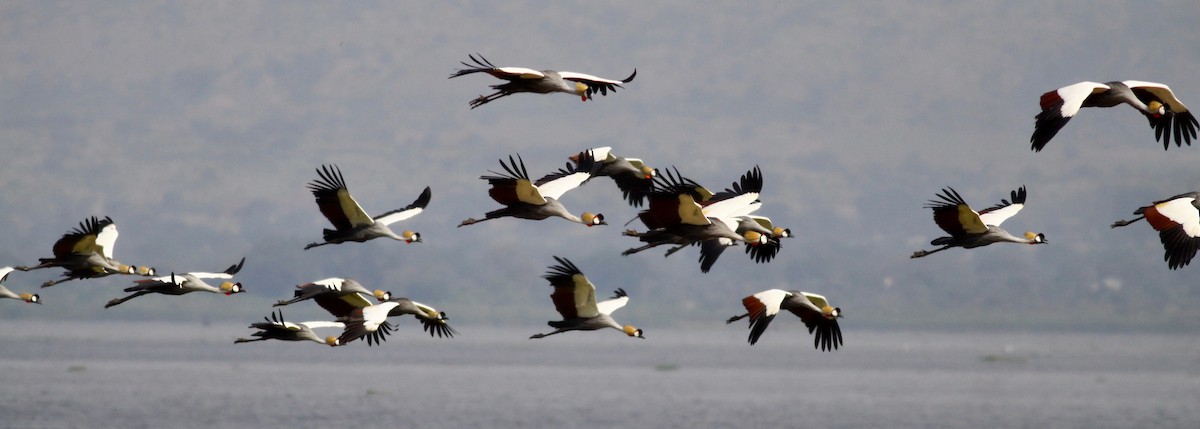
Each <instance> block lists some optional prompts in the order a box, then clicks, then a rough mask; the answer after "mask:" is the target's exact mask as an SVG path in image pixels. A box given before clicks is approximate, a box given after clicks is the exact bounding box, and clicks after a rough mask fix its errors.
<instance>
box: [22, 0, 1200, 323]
mask: <svg viewBox="0 0 1200 429" xmlns="http://www.w3.org/2000/svg"><path fill="white" fill-rule="evenodd" d="M1193 6H1194V5H1191V4H1189V3H1188V2H1111V3H1104V2H1089V3H1086V4H1084V5H1080V4H1079V3H1078V2H1042V1H1036V2H1033V1H1031V2H1016V3H1014V2H1003V3H985V2H967V3H960V2H946V3H943V4H936V3H930V2H879V3H845V2H842V3H839V2H779V3H777V4H774V5H754V6H751V7H748V6H747V5H746V4H745V3H744V2H727V3H721V4H715V3H711V2H710V3H704V4H697V3H694V2H685V1H681V2H654V3H651V2H615V3H607V4H596V3H594V2H576V3H572V2H554V3H549V4H546V3H543V2H503V3H493V2H457V3H442V2H432V3H431V2H412V3H393V2H378V3H365V2H344V3H335V2H319V3H295V2H190V3H183V2H161V3H160V2H126V3H123V4H120V5H116V6H114V5H112V4H111V3H105V4H102V5H97V4H91V3H85V4H77V3H69V2H68V3H62V4H58V3H49V2H8V3H5V4H4V5H2V6H0V32H2V37H0V64H3V66H0V147H2V148H3V151H4V154H5V156H4V157H3V158H2V159H0V189H3V192H2V193H0V226H2V228H3V230H4V231H5V234H4V236H5V238H4V239H3V240H2V241H0V265H20V264H30V263H33V262H35V261H36V260H37V258H39V257H45V256H49V254H50V245H51V244H52V243H53V242H54V240H56V239H57V238H58V237H59V236H60V235H61V234H63V233H64V232H66V231H67V230H69V229H70V228H72V227H73V226H74V225H76V224H77V223H78V222H79V221H80V220H82V219H83V218H85V217H87V216H92V215H97V216H105V215H107V216H112V217H113V218H114V219H115V220H116V221H117V225H118V226H119V227H120V231H121V238H120V240H119V241H118V246H117V251H116V257H117V258H118V259H120V260H123V261H127V262H135V263H139V264H150V265H154V266H156V267H158V268H159V269H160V270H162V271H171V270H176V271H197V270H201V271H214V270H220V269H223V268H224V267H226V266H228V265H229V264H231V263H233V262H236V261H237V259H238V258H241V257H242V256H245V257H246V258H247V263H246V268H245V269H244V271H243V274H242V275H241V276H239V277H240V279H241V280H242V281H243V283H245V284H246V285H247V287H248V289H249V290H250V293H248V294H245V295H243V296H235V297H233V298H228V299H226V298H224V297H216V296H187V297H182V298H174V297H158V296H151V297H144V298H139V299H138V300H135V301H130V302H129V303H126V304H124V305H122V306H120V307H116V308H113V309H109V310H104V309H103V308H102V305H103V303H104V302H105V301H107V299H108V298H111V297H116V296H119V295H121V292H120V289H121V288H123V287H125V286H127V285H129V284H130V283H129V279H128V278H116V277H110V278H107V279H101V280H92V281H85V282H71V283H67V284H64V285H61V286H55V287H53V288H49V289H43V290H41V291H39V292H41V293H42V296H43V298H44V299H45V301H46V302H47V304H46V305H45V306H43V307H38V308H26V307H19V306H13V305H4V306H0V317H2V318H10V317H54V318H58V317H80V318H180V317H182V318H192V319H199V318H202V317H221V318H233V319H244V320H246V321H253V320H256V319H258V318H259V317H261V316H262V315H265V314H267V313H268V312H270V308H269V303H270V302H271V301H272V300H274V299H278V298H283V297H286V296H288V295H289V294H290V289H291V287H292V286H293V285H294V284H297V283H302V282H306V281H311V280H315V279H319V278H324V277H330V276H343V277H355V278H358V279H360V280H361V281H363V282H364V283H365V284H367V285H368V286H370V287H378V288H383V289H391V290H393V291H395V292H397V293H398V294H401V295H408V296H411V297H413V298H416V299H418V300H421V301H423V302H427V303H430V304H433V305H435V306H437V307H439V308H441V309H444V310H446V311H447V312H448V313H450V314H451V315H452V317H455V316H457V317H456V318H457V319H458V320H462V321H464V322H465V323H488V322H494V321H506V322H509V323H528V324H540V323H542V322H543V321H544V320H548V319H552V318H556V317H557V316H556V315H555V314H554V312H553V310H552V306H551V304H550V302H549V299H548V298H547V295H548V293H549V291H550V290H549V287H548V286H547V285H546V283H545V281H544V280H542V279H541V278H540V275H541V274H542V273H543V272H544V270H545V267H546V266H547V265H549V264H550V263H552V262H553V260H552V258H551V256H552V255H560V256H565V257H568V258H571V259H572V260H574V261H575V262H576V264H578V265H579V266H580V267H581V268H582V269H583V270H584V272H585V273H587V274H589V276H590V277H591V278H592V280H593V282H594V283H596V284H597V286H598V288H599V289H600V290H601V291H602V292H600V293H602V294H608V293H609V292H611V290H612V289H615V288H616V287H624V288H625V289H626V290H628V291H629V293H630V295H631V296H632V297H633V298H634V301H632V302H631V304H630V305H629V306H628V307H627V308H626V309H623V310H622V313H623V315H622V316H623V318H625V319H638V318H641V319H643V320H647V319H648V320H653V323H656V324H660V325H661V324H674V323H681V321H690V320H706V319H712V320H723V319H724V318H725V317H727V316H728V315H732V314H733V313H735V312H738V311H739V310H740V306H739V304H738V303H739V300H740V298H741V297H742V296H744V295H747V294H749V293H752V292H755V291H758V290H762V289H766V288H770V287H785V288H795V289H802V290H808V291H813V292H818V293H824V294H826V295H827V296H829V297H830V298H831V299H833V300H835V303H836V304H838V305H840V306H841V307H843V309H844V310H846V311H847V313H848V314H849V315H851V316H850V317H854V318H857V319H859V320H860V321H862V322H860V323H864V324H875V325H899V326H905V325H918V324H924V323H930V322H935V323H948V322H949V323H971V322H979V323H985V324H987V323H991V324H1001V325H1008V326H1012V325H1017V326H1021V325H1022V324H1024V323H1026V322H1023V320H1033V321H1034V322H1033V323H1053V324H1057V325H1061V326H1087V325H1088V324H1093V323H1106V324H1114V325H1129V324H1133V326H1149V325H1154V326H1169V327H1174V328H1177V329H1190V330H1194V329H1196V328H1198V327H1200V312H1198V311H1197V310H1196V308H1200V292H1197V291H1196V289H1197V285H1195V284H1194V283H1195V282H1194V280H1192V277H1191V275H1192V274H1193V272H1194V271H1195V270H1196V269H1200V268H1197V267H1187V268H1185V269H1182V270H1178V271H1175V272H1171V271H1168V270H1167V269H1166V264H1165V263H1163V262H1162V261H1161V259H1162V248H1161V246H1160V245H1159V243H1158V237H1157V234H1155V233H1154V232H1153V231H1152V230H1151V229H1150V228H1149V227H1148V226H1145V225H1135V226H1131V227H1129V228H1125V229H1122V230H1110V229H1109V228H1108V225H1109V224H1110V223H1111V222H1112V221H1114V220H1116V219H1121V218H1127V217H1128V216H1129V214H1130V213H1131V212H1132V211H1133V210H1134V209H1135V208H1137V207H1138V206H1140V205H1144V204H1147V203H1149V202H1151V201H1154V200H1157V199H1161V198H1165V197H1169V196H1171V195H1175V194H1177V193H1181V192H1186V191H1191V190H1195V189H1200V173H1198V172H1197V170H1196V168H1195V164H1196V162H1195V161H1196V159H1197V157H1200V148H1191V147H1184V148H1174V147H1173V148H1172V149H1171V150H1169V151H1166V152H1164V151H1163V150H1162V148H1161V144H1160V143H1158V142H1156V141H1154V136H1153V131H1152V130H1151V129H1150V128H1149V127H1147V126H1146V122H1145V119H1143V118H1142V117H1141V116H1140V115H1138V114H1137V113H1136V112H1134V111H1133V110H1132V109H1129V108H1127V107H1123V106H1122V107H1118V108H1114V109H1105V110H1100V109H1087V110H1084V111H1083V112H1082V113H1080V115H1079V116H1078V117H1077V118H1076V119H1075V120H1073V121H1072V122H1071V123H1070V124H1069V125H1068V126H1067V127H1066V128H1065V129H1064V130H1063V131H1062V132H1060V133H1059V135H1058V136H1057V137H1056V138H1055V139H1054V140H1053V141H1052V142H1051V143H1050V144H1049V145H1048V146H1047V148H1046V150H1044V151H1043V152H1041V153H1037V154H1035V153H1033V152H1031V151H1030V150H1029V143H1028V139H1029V135H1030V133H1031V132H1032V130H1033V116H1034V115H1035V114H1036V113H1037V109H1038V105H1037V101H1038V96H1040V95H1041V94H1042V93H1043V92H1045V91H1048V90H1052V89H1055V88H1057V87H1060V86H1064V85H1067V84H1070V83H1074V82H1078V81H1082V80H1094V81H1101V82H1104V81H1110V80H1127V79H1138V80H1148V81H1156V82H1162V83H1166V84H1168V85H1170V86H1171V88H1172V89H1174V90H1175V92H1176V93H1177V94H1178V95H1179V97H1180V98H1181V99H1182V100H1183V101H1184V102H1188V103H1191V104H1192V105H1193V106H1198V105H1200V82H1198V81H1197V80H1196V79H1195V76H1196V70H1200V67H1198V66H1200V48H1197V46H1200V32H1197V31H1196V23H1197V22H1198V21H1200V19H1198V18H1200V11H1198V10H1197V9H1196V8H1195V7H1193ZM476 52H478V53H482V54H483V55H485V56H486V57H487V58H488V59H490V60H491V61H492V62H493V63H495V64H497V65H500V66H522V67H531V68H537V69H560V70H571V71H578V72H584V73H590V74H595V75H598V76H605V77H612V78H622V77H624V76H627V75H628V74H629V72H630V71H632V70H633V69H634V68H637V70H638V76H637V79H636V80H635V81H633V82H632V83H630V84H628V85H626V88H625V89H624V90H621V91H618V92H617V93H616V94H610V95H609V96H607V97H597V98H596V100H594V101H593V102H588V103H580V102H579V101H578V100H576V99H573V98H571V97H567V96H563V95H550V96H533V95H515V96H511V97H507V98H505V99H502V100H500V101H497V102H494V103H492V104H489V105H486V106H483V107H481V108H479V109H475V110H473V111H472V110H469V109H468V106H467V101H468V100H470V99H471V98H474V97H476V96H478V95H480V94H485V93H487V92H489V88H488V87H487V86H488V85H491V84H494V83H496V82H495V81H494V79H492V78H490V77H488V76H480V75H474V76H467V77H462V78H456V79H452V80H451V79H447V76H449V75H450V73H451V72H453V71H454V70H455V69H457V68H458V67H459V64H458V63H459V61H464V60H466V59H467V55H468V54H471V53H476ZM1197 108H1200V107H1197ZM593 146H613V147H614V151H615V152H616V153H618V154H622V155H626V156H632V157H640V158H643V159H645V160H647V161H648V162H649V163H651V164H653V165H654V166H657V167H660V168H661V167H668V166H677V167H678V168H679V169H680V170H681V171H682V172H683V173H684V174H686V175H687V176H689V177H692V178H694V179H696V180H698V181H700V182H702V183H704V184H706V185H707V186H708V187H710V188H724V187H725V186H727V185H728V184H729V183H730V182H732V181H733V180H734V179H736V178H737V177H738V176H739V175H741V174H742V173H743V172H745V171H746V170H747V169H749V168H751V167H753V166H754V165H760V166H762V169H763V172H764V174H765V177H766V186H765V192H764V194H763V198H762V199H763V201H764V203H765V208H764V209H763V210H762V213H763V214H766V215H769V216H770V217H771V218H772V219H774V220H775V221H776V222H777V223H781V224H784V225H786V226H789V227H791V229H792V230H793V231H794V232H795V233H797V235H798V236H799V237H798V238H795V239H793V240H790V241H788V242H786V243H785V248H784V250H783V252H782V253H781V254H780V256H779V258H778V259H777V260H776V261H774V262H772V263H770V264H765V265H755V264H753V263H752V262H751V261H749V260H748V259H747V258H745V257H743V256H742V255H741V254H740V253H739V252H728V254H726V255H724V256H723V257H722V258H721V259H722V260H721V261H720V262H719V263H718V264H717V266H716V267H715V269H714V270H713V272H711V273H709V274H707V275H702V274H701V273H700V271H699V269H698V266H697V263H696V261H695V258H696V250H692V249H689V250H686V251H684V252H681V253H680V254H677V255H676V256H673V257H671V258H669V259H664V258H663V257H662V256H660V255H661V252H658V251H651V252H645V253H643V254H639V255H634V256H631V257H621V256H620V255H619V253H620V251H621V250H623V249H626V248H628V247H632V246H634V245H635V244H636V242H635V241H634V240H633V239H631V238H628V237H622V236H620V235H619V233H620V231H621V229H622V227H621V226H620V224H621V223H623V222H624V221H625V220H628V219H630V218H632V217H633V216H634V214H635V212H636V211H635V210H634V209H632V208H630V207H628V206H626V205H624V204H623V203H622V202H621V200H620V194H619V192H617V191H616V188H615V187H614V186H613V185H612V184H611V182H610V181H608V180H607V179H603V180H598V181H596V182H593V183H589V184H587V185H585V186H584V187H583V188H581V189H579V190H576V191H573V192H572V193H570V194H568V195H567V196H566V197H565V198H564V201H565V203H566V204H567V205H568V207H570V208H572V209H574V210H576V211H582V210H592V211H599V212H602V213H604V214H605V215H606V216H607V217H608V218H609V220H610V222H612V223H613V224H615V225H612V226H608V227H601V228H591V229H586V228H581V227H579V226H577V225H572V224H569V223H566V222H563V221H560V220H554V219H551V220H546V221H543V222H529V221H517V220H500V221H495V222H488V223H485V224H481V225H476V226H472V227H469V228H461V229H459V228H455V225H457V224H458V222H459V221H461V220H462V219H465V218H467V217H472V216H475V217H478V216H479V215H481V214H483V213H484V212H486V211H489V210H492V209H494V208H496V207H497V205H496V204H495V203H494V202H493V201H491V200H490V199H489V198H488V197H487V186H486V183H485V182H483V181H481V180H478V176H480V175H481V174H485V173H486V172H487V170H489V169H495V168H497V165H496V160H497V159H498V158H501V157H507V156H508V155H509V154H513V153H520V154H521V155H522V156H523V157H524V159H525V162H526V165H527V166H528V168H529V170H530V173H531V174H532V175H540V174H542V173H545V172H549V171H550V170H553V169H557V168H558V167H560V166H562V164H563V163H564V162H566V157H567V156H568V155H570V154H572V153H574V152H577V151H579V150H580V149H583V148H587V147H593ZM322 163H336V164H338V165H340V166H341V168H342V170H343V172H344V173H345V175H346V180H347V182H348V184H349V187H350V189H351V190H352V191H353V193H354V195H355V196H356V198H357V199H358V200H359V203H360V204H362V205H363V206H364V208H366V210H367V211H368V212H371V213H380V212H383V211H386V210H390V209H393V208H396V207H400V206H403V205H405V204H408V203H409V202H411V201H412V200H413V199H414V198H415V197H416V196H417V194H418V193H419V192H420V190H421V189H422V188H423V187H424V186H426V185H429V186H431V187H432V188H433V201H432V203H431V204H430V206H429V208H428V210H427V211H426V212H425V213H424V214H422V215H421V216H419V217H417V218H415V219H412V220H410V221H407V222H405V223H404V224H403V225H400V226H399V227H400V228H411V229H414V230H417V231H420V232H421V233H422V234H423V235H424V237H425V239H426V240H427V242H426V243H423V244H419V245H410V246H405V245H401V244H399V243H396V242H391V241H388V242H371V243H366V244H345V245H339V246H327V247H324V248H318V249H314V250H310V251H302V250H301V248H302V247H303V246H304V244H306V243H309V242H311V241H314V240H316V239H318V238H319V237H320V230H321V228H323V227H325V226H326V221H325V219H324V218H322V217H321V216H320V214H319V212H318V211H317V210H316V207H315V204H314V203H313V201H312V198H311V196H310V195H309V193H308V192H307V190H306V189H305V187H304V185H305V183H307V182H308V181H310V180H312V179H314V178H315V177H316V176H315V173H314V171H313V169H314V168H315V167H317V166H319V165H320V164H322ZM947 185H949V186H954V187H955V188H957V189H958V190H959V191H960V192H961V193H962V194H963V196H964V197H965V198H966V199H967V201H968V202H970V203H972V204H974V205H975V206H977V207H986V206H988V205H991V204H994V203H996V202H998V201H999V199H1000V198H1004V197H1007V195H1008V192H1009V191H1010V190H1012V189H1015V188H1016V187H1018V186H1020V185H1026V186H1028V188H1029V201H1028V204H1027V207H1026V210H1025V211H1023V212H1022V213H1021V214H1020V215H1019V216H1017V217H1015V218H1013V219H1011V220H1009V221H1008V222H1006V223H1005V227H1007V228H1008V229H1010V230H1012V231H1016V232H1020V231H1024V230H1026V229H1029V230H1035V231H1039V232H1044V233H1046V235H1047V237H1048V238H1049V240H1050V244H1049V245H1047V246H1037V247H1032V246H1030V247H1022V246H1015V245H996V246H991V247H988V248H983V249H975V250H969V251H963V250H960V249H955V250H950V251H946V252H943V253H939V254H937V255H934V256H931V257H929V258H926V259H923V260H915V261H913V260H909V259H908V255H909V254H911V252H912V251H913V250H916V249H919V248H929V245H928V241H929V240H930V239H932V238H935V237H937V236H939V235H940V233H941V231H940V230H938V229H937V227H936V226H935V225H934V224H933V222H932V221H931V219H930V214H929V211H928V210H926V209H923V208H922V204H923V203H924V202H925V201H926V200H928V199H930V198H932V197H933V196H934V194H935V193H936V192H938V191H939V190H940V189H941V187H943V186H947ZM57 275H58V273H57V272H51V271H48V270H42V271H38V272H31V273H14V274H13V275H12V276H10V278H9V280H8V282H7V284H8V285H9V287H10V288H12V289H30V288H33V287H35V286H36V285H37V284H40V283H41V282H42V281H45V280H47V279H49V278H52V277H56V276H57ZM1117 285H1119V286H1120V288H1119V289H1118V288H1116V286H1117ZM1114 289H1115V290H1114ZM139 301H140V302H139ZM30 307H31V306H30ZM293 311H301V310H293ZM302 311H304V312H305V314H306V316H312V317H317V316H319V315H320V311H319V309H316V308H315V306H313V308H311V309H304V310H302ZM935 311H936V312H946V313H947V314H946V315H936V314H932V313H933V312H935ZM713 313H717V314H713ZM726 313H728V314H726Z"/></svg>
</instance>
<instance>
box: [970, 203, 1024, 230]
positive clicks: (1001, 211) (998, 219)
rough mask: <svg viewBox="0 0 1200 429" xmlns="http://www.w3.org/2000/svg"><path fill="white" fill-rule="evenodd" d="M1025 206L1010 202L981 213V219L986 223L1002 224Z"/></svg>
mask: <svg viewBox="0 0 1200 429" xmlns="http://www.w3.org/2000/svg"><path fill="white" fill-rule="evenodd" d="M1023 208H1025V204H1009V205H1007V206H1004V207H1002V208H998V209H996V210H992V211H990V212H987V213H981V214H980V215H979V220H980V221H983V224H984V225H992V226H1000V224H1001V223H1003V222H1004V221H1005V220H1008V218H1010V217H1013V216H1015V215H1016V214H1017V212H1019V211H1021V209H1023Z"/></svg>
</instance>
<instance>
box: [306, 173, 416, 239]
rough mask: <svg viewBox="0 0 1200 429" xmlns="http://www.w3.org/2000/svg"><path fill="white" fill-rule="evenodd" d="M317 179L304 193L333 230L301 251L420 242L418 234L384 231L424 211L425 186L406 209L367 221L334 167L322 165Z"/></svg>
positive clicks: (365, 215) (329, 230)
mask: <svg viewBox="0 0 1200 429" xmlns="http://www.w3.org/2000/svg"><path fill="white" fill-rule="evenodd" d="M317 175H319V176H320V179H317V180H314V181H312V182H310V183H309V184H308V189H309V190H310V191H312V194H313V196H314V197H316V199H317V207H318V208H320V209H321V214H323V215H325V218H326V219H329V223H332V224H333V227H334V229H326V230H324V233H323V238H324V240H325V241H324V242H321V243H310V244H309V245H307V246H304V250H308V249H311V248H314V247H317V246H324V245H326V244H338V243H344V242H347V241H355V242H359V243H362V242H364V241H367V240H371V239H375V238H379V237H388V238H391V239H393V240H398V241H403V242H405V243H419V242H421V234H419V233H416V232H413V231H404V232H402V233H400V234H399V235H397V234H396V233H395V232H393V231H392V229H391V228H388V225H391V224H393V223H396V222H399V221H402V220H405V219H408V218H411V217H413V216H416V215H417V214H419V213H421V212H422V211H424V210H425V206H427V205H429V198H430V196H431V193H430V190H429V187H428V186H426V187H425V190H424V191H423V192H421V195H420V196H418V197H417V199H416V201H413V203H412V204H409V205H408V207H405V208H402V209H398V210H392V211H390V212H387V213H384V214H381V215H379V216H375V217H371V216H368V215H367V213H366V212H365V211H363V209H362V207H361V206H359V205H358V202H357V201H354V197H352V196H350V190H349V189H347V188H346V180H345V179H344V178H342V171H341V170H340V169H338V167H337V166H336V165H334V166H328V165H322V166H321V168H320V169H318V170H317Z"/></svg>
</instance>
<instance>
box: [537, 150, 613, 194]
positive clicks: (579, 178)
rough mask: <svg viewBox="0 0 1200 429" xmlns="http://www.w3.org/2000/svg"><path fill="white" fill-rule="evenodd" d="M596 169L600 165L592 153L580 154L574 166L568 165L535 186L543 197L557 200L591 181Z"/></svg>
mask: <svg viewBox="0 0 1200 429" xmlns="http://www.w3.org/2000/svg"><path fill="white" fill-rule="evenodd" d="M596 167H598V165H597V164H596V162H595V157H594V155H593V154H592V152H591V151H584V152H580V153H579V155H577V156H576V161H575V164H574V165H572V164H570V163H568V164H567V165H566V167H565V168H562V169H559V170H558V171H556V172H553V173H550V174H547V175H546V176H545V177H542V178H541V179H538V180H537V182H534V185H535V186H537V190H538V192H540V193H541V195H542V196H543V197H546V198H554V199H556V200H557V199H560V198H562V196H563V194H565V193H567V191H570V190H572V189H575V188H578V187H579V185H582V184H583V183H584V182H587V181H588V180H589V179H591V178H592V173H593V171H594V170H595V169H596Z"/></svg>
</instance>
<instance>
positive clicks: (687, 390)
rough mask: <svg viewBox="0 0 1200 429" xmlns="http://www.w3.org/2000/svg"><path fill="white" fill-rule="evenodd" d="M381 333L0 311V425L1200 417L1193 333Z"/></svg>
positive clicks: (793, 325) (1183, 424)
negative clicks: (335, 341) (302, 332)
mask: <svg viewBox="0 0 1200 429" xmlns="http://www.w3.org/2000/svg"><path fill="white" fill-rule="evenodd" d="M399 322H401V323H399V325H400V328H401V329H400V330H399V331H397V332H395V333H394V334H393V335H392V336H391V337H390V339H389V340H388V341H387V342H386V343H384V344H383V345H381V346H375V347H367V346H366V344H365V343H361V342H356V343H353V344H351V345H349V346H346V347H339V348H330V347H326V346H322V345H318V344H314V343H286V342H279V341H268V342H259V343H250V344H238V345H234V344H233V339H234V338H236V337H239V336H247V335H249V333H250V332H251V330H249V329H246V327H245V325H246V324H242V323H238V324H213V325H211V326H200V325H173V324H167V323H155V322H144V323H126V322H121V323H117V322H102V323H97V322H53V323H45V322H11V321H8V322H3V324H2V325H0V326H2V329H0V427H3V428H205V429H210V428H329V427H351V428H356V429H364V428H416V427H421V428H613V427H623V428H709V427H712V428H777V427H821V428H938V427H945V428H962V427H979V428H984V427H986V428H992V427H1004V428H1070V427H1077V428H1130V427H1137V428H1159V427H1162V428H1200V336H1197V335H1154V334H1084V333H997V332H973V333H945V332H884V331H859V330H854V329H853V328H850V329H846V331H845V342H846V343H845V346H844V347H843V348H842V349H841V350H838V351H836V352H832V353H821V352H819V351H817V350H814V349H813V347H812V340H811V337H810V336H809V335H808V334H807V332H806V331H805V330H804V328H803V325H801V324H800V323H799V321H798V320H789V319H786V318H781V319H780V320H776V322H775V323H774V324H773V325H772V326H771V330H769V331H768V332H767V333H766V334H765V335H763V337H762V339H761V340H760V341H759V343H758V344H757V345H755V346H749V345H747V344H746V342H745V339H746V334H747V329H746V328H745V324H742V323H737V324H735V325H728V326H727V325H724V324H723V323H719V322H718V323H714V324H713V325H712V326H711V327H708V329H706V330H701V329H695V330H664V329H660V330H657V331H647V332H646V336H647V337H648V339H647V340H637V339H632V338H626V337H624V336H623V335H622V334H620V333H618V332H616V331H608V332H572V333H566V334H562V335H555V336H553V337H549V338H545V339H541V340H529V339H527V337H528V336H529V335H530V334H533V333H536V332H545V331H547V330H546V329H543V327H539V326H529V327H520V328H505V329H500V328H491V327H469V326H460V327H456V328H457V329H458V330H459V331H460V332H461V334H460V335H459V336H458V337H455V338H454V339H450V340H443V339H431V338H429V337H428V336H426V335H425V334H424V333H423V332H421V331H420V328H419V325H417V323H416V321H415V320H411V319H408V318H406V319H403V320H400V321H399Z"/></svg>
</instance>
